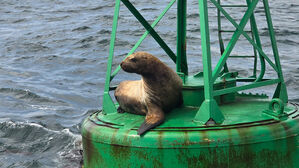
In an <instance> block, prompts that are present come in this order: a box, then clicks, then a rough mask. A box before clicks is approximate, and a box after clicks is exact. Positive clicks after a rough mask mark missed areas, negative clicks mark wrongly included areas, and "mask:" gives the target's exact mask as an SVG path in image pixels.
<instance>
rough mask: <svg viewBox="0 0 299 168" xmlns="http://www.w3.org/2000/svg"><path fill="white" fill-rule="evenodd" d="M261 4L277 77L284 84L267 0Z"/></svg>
mask: <svg viewBox="0 0 299 168" xmlns="http://www.w3.org/2000/svg"><path fill="white" fill-rule="evenodd" d="M263 3H264V9H265V13H266V19H267V24H268V28H269V35H270V39H271V44H272V50H273V54H274V59H275V64H276V66H277V69H278V71H277V73H278V77H279V79H280V80H281V82H284V79H283V75H282V70H281V66H280V60H279V53H278V49H277V44H276V39H275V32H274V29H273V24H272V18H271V14H270V8H269V3H268V0H263Z"/></svg>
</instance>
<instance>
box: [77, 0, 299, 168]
mask: <svg viewBox="0 0 299 168" xmlns="http://www.w3.org/2000/svg"><path fill="white" fill-rule="evenodd" d="M210 1H211V3H212V4H214V5H215V7H216V8H217V16H218V35H219V44H220V51H221V57H220V59H219V61H218V63H217V65H216V67H215V68H214V69H212V67H211V53H210V35H209V25H208V23H209V21H208V7H207V0H199V1H198V2H199V3H198V4H199V14H200V32H201V45H202V59H203V61H202V62H203V72H199V73H197V74H195V75H188V65H187V56H186V20H187V18H186V9H187V7H186V0H177V10H178V12H177V52H176V53H177V54H174V52H173V51H172V50H171V49H170V48H169V47H168V45H167V44H166V43H165V42H164V41H163V40H162V39H161V37H160V36H159V35H158V33H157V32H156V31H155V30H154V27H155V26H156V25H157V23H158V22H159V21H160V20H161V18H162V17H163V16H164V15H165V14H166V12H167V11H168V10H169V8H170V7H171V6H173V4H174V3H175V0H171V2H170V3H169V4H168V5H167V6H166V8H165V9H164V10H163V12H162V13H161V15H160V16H158V18H157V19H156V20H155V21H154V22H153V23H152V24H151V25H150V24H149V23H148V22H147V21H146V20H145V19H144V17H143V16H142V15H141V14H140V13H139V11H138V10H137V9H136V8H135V7H134V6H133V5H132V4H131V3H130V1H129V0H116V2H115V11H114V18H113V27H112V35H111V42H110V53H109V59H108V64H107V74H106V84H105V90H104V98H103V110H102V111H100V112H96V113H94V114H92V115H90V116H89V117H88V118H86V119H85V121H84V122H83V124H82V138H83V152H84V153H83V155H84V167H85V168H94V167H196V168H197V167H269V168H272V167H298V166H299V159H298V158H299V136H298V134H299V112H298V105H297V104H295V103H291V102H288V96H287V91H286V86H285V83H284V79H283V74H282V70H281V66H280V60H279V54H278V49H277V45H276V40H275V35H274V30H273V25H272V20H271V15H270V10H269V5H268V0H263V1H262V2H260V3H262V5H263V7H264V12H265V16H266V20H267V26H268V32H269V36H270V40H271V47H272V50H273V56H274V59H273V60H274V62H273V61H272V59H270V58H269V57H268V55H267V54H266V53H265V52H264V50H263V49H262V44H261V40H260V37H259V33H258V29H257V23H256V22H255V16H254V11H255V8H256V6H257V4H258V2H259V0H246V5H225V4H222V3H221V2H220V0H210ZM244 1H245V0H244ZM121 2H122V4H123V5H124V6H126V7H127V8H128V9H129V11H130V12H131V13H132V14H133V15H134V16H135V17H136V18H137V19H138V21H139V22H140V23H141V24H142V25H143V26H144V27H145V29H146V30H147V31H146V32H145V33H144V34H143V36H142V37H141V38H140V39H139V41H138V42H137V43H136V44H135V46H134V47H133V48H132V50H131V51H130V52H129V53H128V55H130V54H132V53H133V52H134V51H135V50H136V49H137V48H138V46H139V45H140V44H141V42H142V41H143V40H144V39H145V37H146V36H147V35H148V34H150V35H151V36H152V37H153V38H154V39H155V40H156V41H157V43H158V44H159V45H160V46H161V48H162V49H163V50H164V51H165V52H166V53H167V55H168V56H169V57H170V58H171V59H172V60H173V61H174V62H175V63H176V71H177V73H178V75H179V76H180V77H181V78H182V80H183V91H182V93H183V99H184V104H183V106H182V107H180V108H176V109H174V110H173V111H172V112H170V113H169V114H167V115H166V121H165V122H164V123H163V124H161V125H160V126H158V127H156V128H154V129H152V130H150V131H148V132H147V133H146V134H145V135H143V136H139V135H137V129H138V127H139V126H140V124H141V123H142V122H143V121H144V116H139V115H134V114H128V113H117V110H116V109H117V107H118V104H117V102H114V101H113V99H112V98H111V95H110V93H109V92H110V91H113V90H114V89H115V87H112V86H110V83H111V81H112V80H113V78H114V77H115V75H116V74H117V73H118V71H119V70H120V67H118V68H116V70H115V71H114V72H112V71H111V68H112V62H113V55H114V42H115V38H116V30H117V23H118V16H119V8H120V5H121ZM227 7H229V8H234V7H242V8H245V9H246V11H245V13H244V14H243V17H242V19H241V21H240V22H239V23H237V22H236V21H235V20H234V19H232V17H231V16H230V15H229V14H228V13H227V12H226V8H227ZM223 16H224V17H225V18H226V19H227V20H228V21H230V22H231V23H232V25H233V26H234V27H235V30H230V31H229V30H226V31H224V30H222V29H221V18H223ZM247 24H248V25H250V26H249V27H250V35H249V34H248V32H247V31H245V30H244V28H245V27H246V25H247ZM225 32H230V33H232V38H231V40H230V41H229V43H228V44H227V45H226V46H224V42H223V40H222V34H223V33H225ZM241 35H243V36H244V37H245V38H246V39H247V40H248V41H249V43H250V44H251V45H252V47H253V51H252V52H253V56H251V57H252V58H253V60H254V61H253V62H254V68H253V74H252V76H250V77H245V78H244V77H242V78H241V77H239V75H238V72H230V71H229V67H228V65H227V64H226V61H227V59H228V58H229V57H237V58H242V56H235V55H234V56H233V55H231V51H232V50H233V48H234V46H235V44H236V42H237V41H238V39H239V37H240V36H241ZM245 57H246V56H245ZM258 60H259V61H260V67H259V68H260V70H259V75H258V76H257V61H258ZM266 63H267V64H266ZM266 65H269V67H270V68H272V69H273V70H274V71H275V73H276V74H277V78H273V79H267V78H265V77H264V74H265V71H266ZM268 85H273V86H276V89H275V92H274V93H273V97H272V99H269V98H268V96H267V95H264V94H251V93H241V92H240V91H244V90H248V89H254V88H259V87H262V86H268Z"/></svg>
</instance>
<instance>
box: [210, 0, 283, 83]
mask: <svg viewBox="0 0 299 168" xmlns="http://www.w3.org/2000/svg"><path fill="white" fill-rule="evenodd" d="M211 2H212V3H213V4H214V5H215V6H216V7H217V8H218V9H219V10H220V11H221V12H222V13H223V15H224V16H225V17H226V18H227V19H228V20H229V21H230V22H231V23H232V24H233V25H234V26H235V27H236V28H237V29H238V30H241V28H240V26H239V25H238V24H237V23H236V22H235V21H234V20H233V18H232V17H231V16H230V15H229V14H228V13H227V12H226V11H225V10H224V9H223V8H222V7H221V6H220V5H219V4H218V3H216V2H215V0H211ZM243 18H244V17H243ZM240 32H241V33H242V34H243V35H244V37H246V39H247V40H248V41H249V42H250V43H251V44H252V45H253V46H254V47H255V48H256V49H257V50H258V52H259V53H260V54H261V55H262V56H263V57H264V58H265V59H266V61H267V62H268V63H269V64H270V65H271V67H272V68H273V69H274V70H275V71H277V68H276V66H275V64H274V63H273V62H272V61H271V60H270V59H269V58H268V57H267V55H266V54H265V53H264V52H263V50H262V49H261V48H259V47H258V46H257V44H256V43H255V42H254V41H252V40H251V38H250V37H249V36H248V35H247V34H246V33H245V32H242V31H240ZM214 72H215V70H214ZM218 73H219V72H218ZM213 74H214V73H213ZM216 78H217V75H215V74H214V75H213V81H215V80H216Z"/></svg>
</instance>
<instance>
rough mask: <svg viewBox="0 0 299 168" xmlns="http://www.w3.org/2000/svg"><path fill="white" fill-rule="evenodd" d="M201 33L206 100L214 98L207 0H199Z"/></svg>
mask: <svg viewBox="0 0 299 168" xmlns="http://www.w3.org/2000/svg"><path fill="white" fill-rule="evenodd" d="M199 13H200V14H199V15H200V34H201V47H202V63H203V74H204V75H203V76H204V94H205V100H210V99H213V81H212V73H211V72H212V65H211V49H210V33H209V20H208V8H207V0H199Z"/></svg>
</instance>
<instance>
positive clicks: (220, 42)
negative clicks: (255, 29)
mask: <svg viewBox="0 0 299 168" xmlns="http://www.w3.org/2000/svg"><path fill="white" fill-rule="evenodd" d="M217 2H218V3H219V5H221V1H220V0H217ZM217 21H218V41H219V47H220V56H221V55H222V54H223V53H224V44H223V39H222V32H221V31H222V29H221V13H220V10H219V9H218V8H217ZM223 72H228V67H227V63H225V64H224V66H223Z"/></svg>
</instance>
